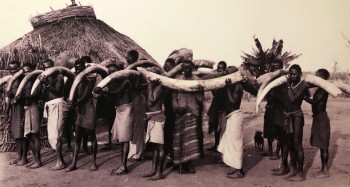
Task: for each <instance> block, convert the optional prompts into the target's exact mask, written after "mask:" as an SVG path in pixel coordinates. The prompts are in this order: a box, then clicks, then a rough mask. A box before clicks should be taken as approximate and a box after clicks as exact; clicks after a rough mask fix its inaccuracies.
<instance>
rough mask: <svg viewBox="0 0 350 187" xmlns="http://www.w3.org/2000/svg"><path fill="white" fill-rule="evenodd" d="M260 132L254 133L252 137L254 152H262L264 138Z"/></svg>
mask: <svg viewBox="0 0 350 187" xmlns="http://www.w3.org/2000/svg"><path fill="white" fill-rule="evenodd" d="M262 134H263V133H262V132H261V131H256V132H255V135H254V143H255V149H256V150H264V138H263V137H262Z"/></svg>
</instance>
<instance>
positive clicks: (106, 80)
mask: <svg viewBox="0 0 350 187" xmlns="http://www.w3.org/2000/svg"><path fill="white" fill-rule="evenodd" d="M133 75H136V76H139V75H140V72H138V71H135V70H129V69H124V70H120V71H117V72H114V73H112V74H110V75H109V76H107V77H106V78H104V79H103V80H102V81H101V82H100V83H98V85H97V86H96V87H100V88H104V87H105V86H107V84H108V83H110V82H111V81H112V80H116V79H124V78H128V77H130V76H133Z"/></svg>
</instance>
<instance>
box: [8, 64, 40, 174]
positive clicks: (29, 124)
mask: <svg viewBox="0 0 350 187" xmlns="http://www.w3.org/2000/svg"><path fill="white" fill-rule="evenodd" d="M33 70H34V65H33V64H31V63H25V64H23V73H24V75H28V74H29V73H30V72H32V71H33ZM33 83H34V80H31V81H29V82H28V83H27V84H26V85H25V87H24V91H23V94H22V95H19V96H16V97H15V98H14V99H13V102H14V103H16V102H17V101H19V100H20V99H23V101H24V110H25V117H24V138H27V139H28V140H29V143H30V146H31V148H32V153H33V156H34V160H33V162H31V163H30V164H29V165H27V166H26V167H28V168H30V169H35V168H39V167H41V166H42V163H41V158H40V137H39V133H40V125H41V116H42V115H41V113H40V111H41V110H40V108H39V105H38V101H39V99H40V93H41V89H40V88H39V89H38V90H40V91H38V92H36V93H34V94H33V95H31V88H32V86H33Z"/></svg>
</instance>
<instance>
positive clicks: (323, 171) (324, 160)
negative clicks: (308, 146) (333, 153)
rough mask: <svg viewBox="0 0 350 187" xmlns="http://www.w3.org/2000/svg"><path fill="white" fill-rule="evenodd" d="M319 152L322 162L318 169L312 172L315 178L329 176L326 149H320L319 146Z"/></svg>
mask: <svg viewBox="0 0 350 187" xmlns="http://www.w3.org/2000/svg"><path fill="white" fill-rule="evenodd" d="M320 152H321V155H320V156H321V164H322V168H321V170H320V171H318V172H316V173H314V174H313V177H316V178H326V177H329V173H328V168H327V165H328V155H329V154H328V149H322V148H320Z"/></svg>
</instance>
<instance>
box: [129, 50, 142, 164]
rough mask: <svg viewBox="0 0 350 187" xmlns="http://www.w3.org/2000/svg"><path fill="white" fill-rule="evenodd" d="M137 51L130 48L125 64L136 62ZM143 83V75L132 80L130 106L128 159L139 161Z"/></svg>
mask: <svg viewBox="0 0 350 187" xmlns="http://www.w3.org/2000/svg"><path fill="white" fill-rule="evenodd" d="M138 59H139V53H138V52H137V51H136V50H130V51H128V53H127V57H126V60H127V63H128V64H127V65H131V64H133V63H135V62H137V61H138ZM142 84H143V77H139V78H137V80H136V81H135V82H132V84H131V85H132V86H133V91H132V93H131V94H132V106H133V112H134V130H133V138H132V141H131V142H130V152H129V155H128V158H129V161H135V160H136V161H141V160H142V159H143V151H144V150H145V142H144V141H145V119H144V116H145V114H146V98H145V94H144V92H145V89H144V86H142Z"/></svg>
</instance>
